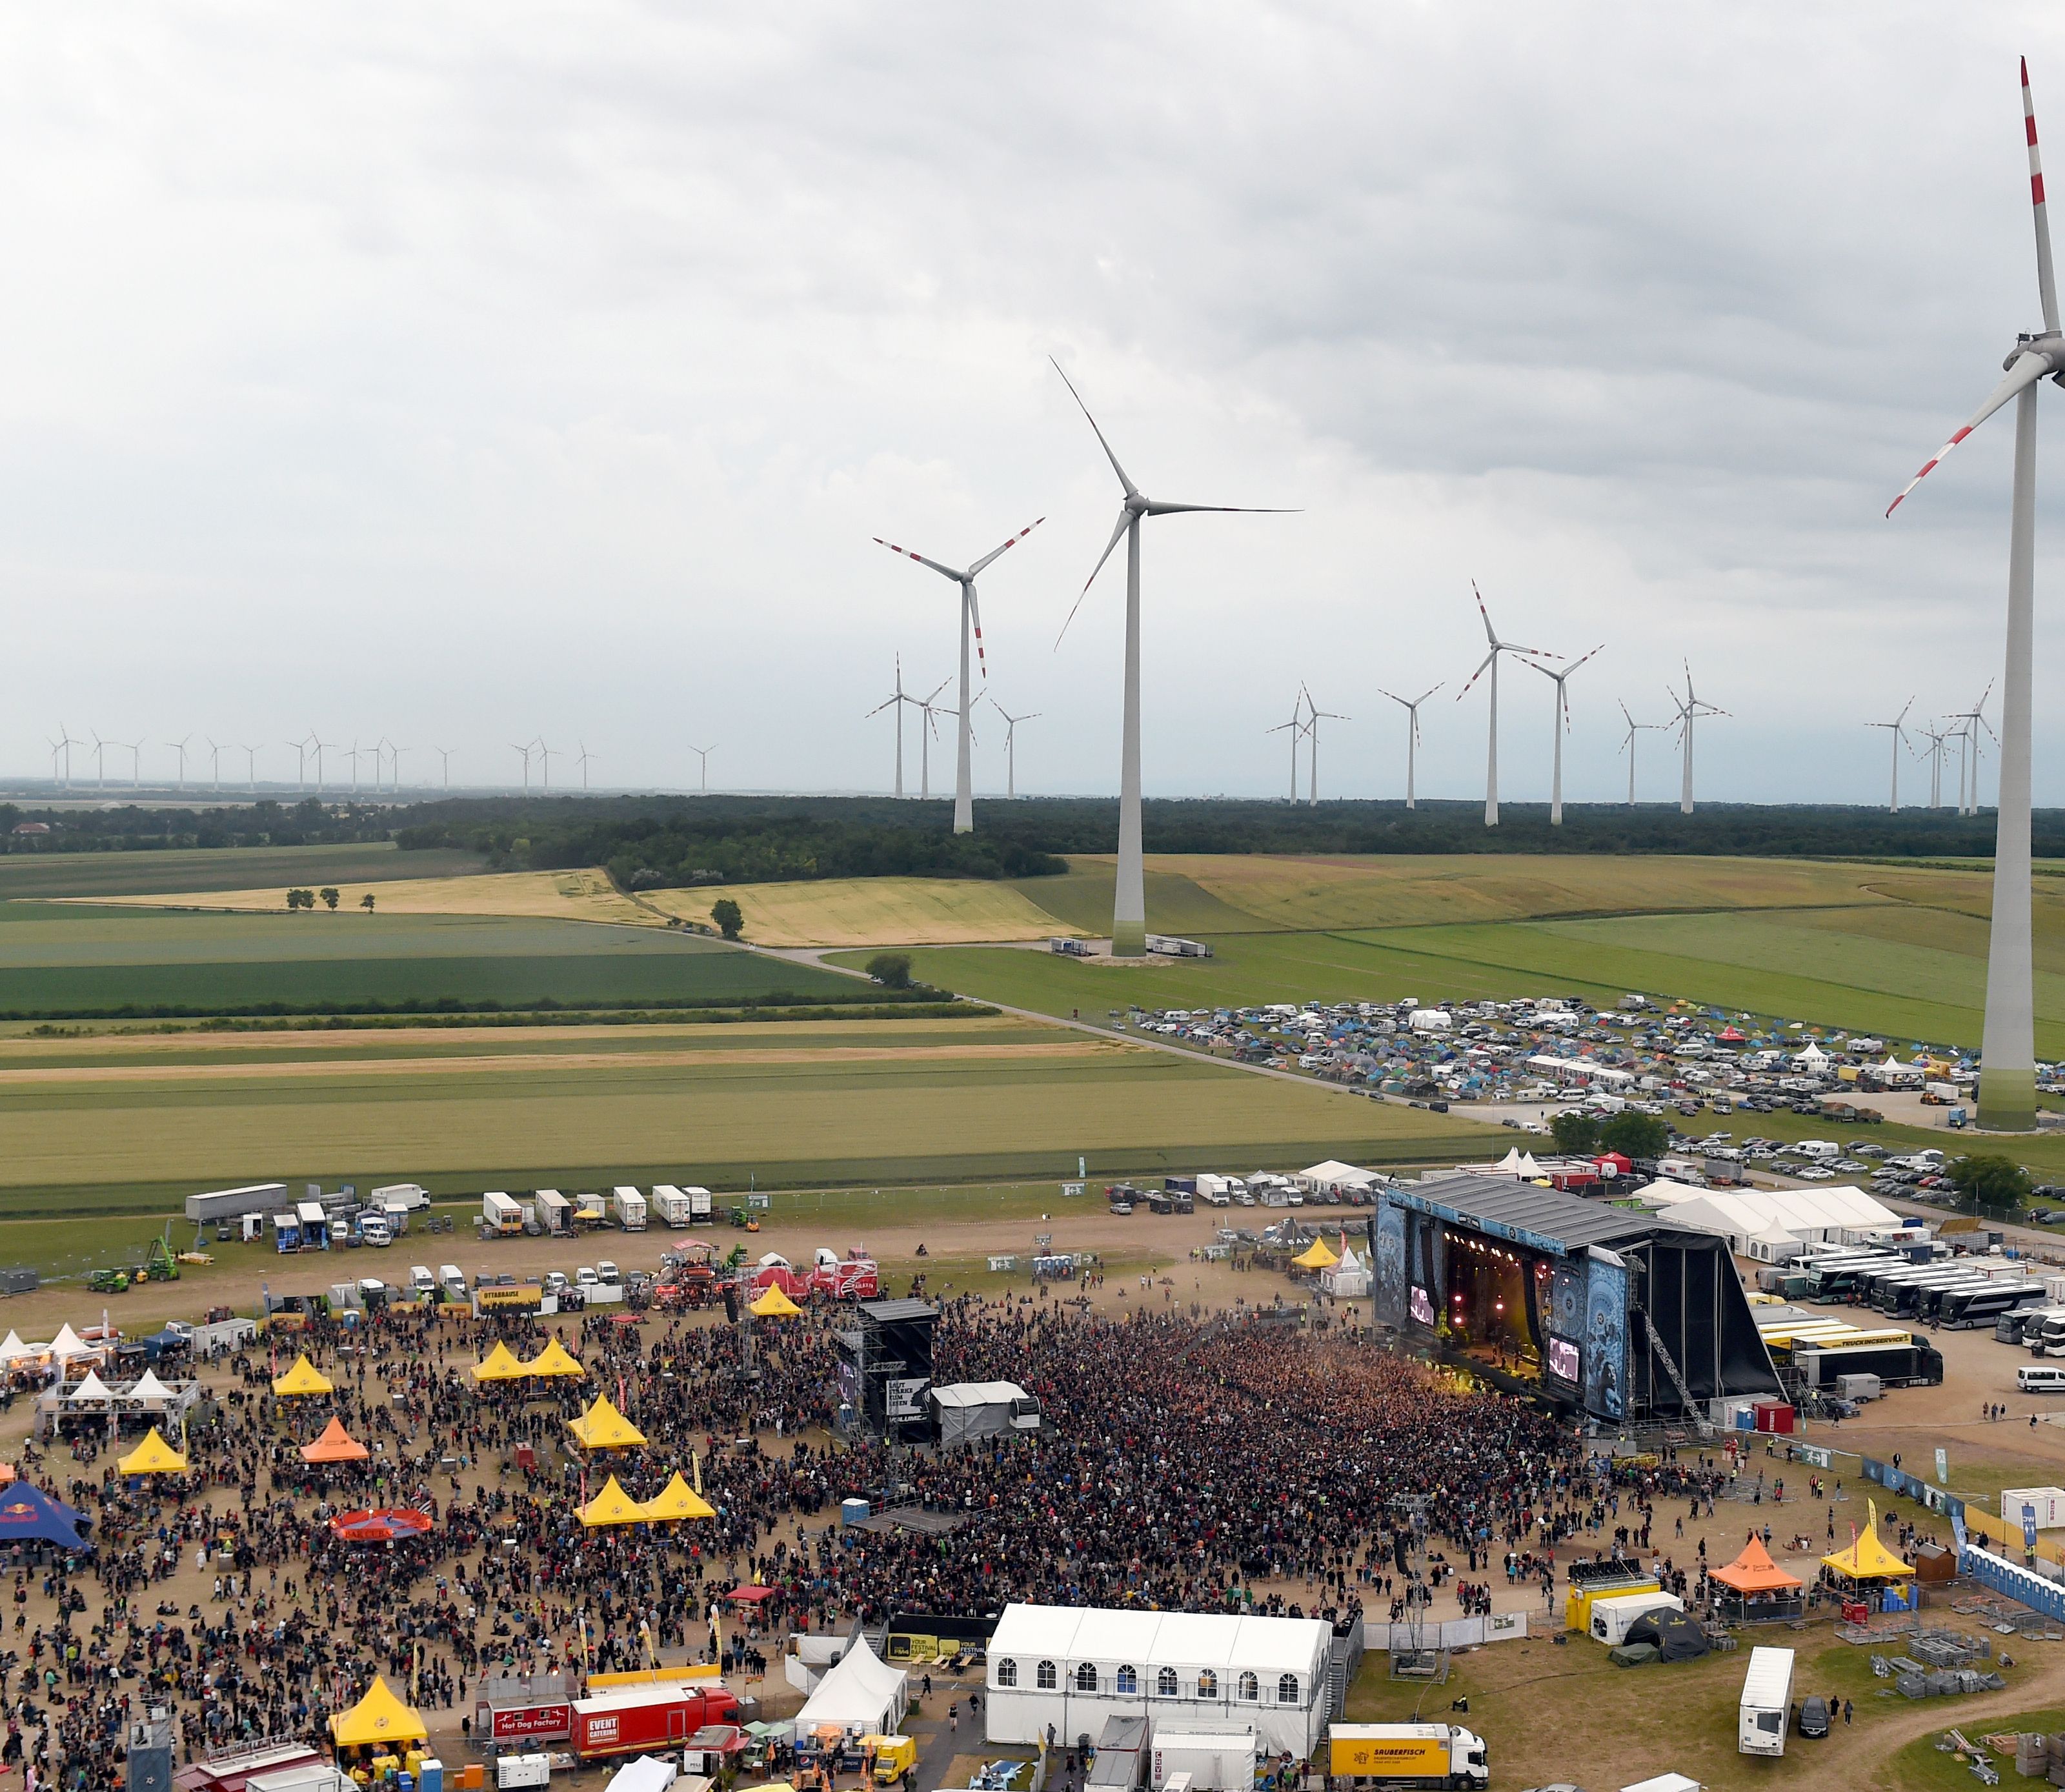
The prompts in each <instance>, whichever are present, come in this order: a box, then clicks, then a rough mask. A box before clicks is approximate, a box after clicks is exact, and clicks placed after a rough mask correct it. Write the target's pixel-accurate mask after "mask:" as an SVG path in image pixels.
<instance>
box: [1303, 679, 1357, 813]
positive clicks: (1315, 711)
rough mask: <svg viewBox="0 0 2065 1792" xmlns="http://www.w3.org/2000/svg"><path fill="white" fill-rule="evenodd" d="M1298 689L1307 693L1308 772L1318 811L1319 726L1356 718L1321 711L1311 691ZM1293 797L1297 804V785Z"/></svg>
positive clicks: (1312, 796)
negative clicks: (1309, 747) (1310, 741)
mask: <svg viewBox="0 0 2065 1792" xmlns="http://www.w3.org/2000/svg"><path fill="white" fill-rule="evenodd" d="M1298 688H1299V690H1303V691H1304V693H1305V708H1306V710H1307V714H1306V717H1305V732H1306V733H1307V734H1310V735H1311V737H1312V750H1311V752H1310V753H1309V754H1307V755H1306V771H1307V773H1308V774H1309V775H1310V776H1311V781H1312V782H1311V792H1312V795H1311V807H1313V808H1315V809H1316V808H1317V807H1319V724H1320V723H1321V722H1352V721H1354V720H1355V718H1354V717H1353V716H1348V715H1343V714H1340V712H1339V711H1338V710H1323V709H1321V708H1320V707H1319V705H1318V704H1316V703H1315V702H1313V701H1312V694H1311V690H1308V689H1307V688H1306V687H1305V686H1303V685H1300V686H1299V687H1298ZM1297 795H1298V793H1297V791H1296V789H1295V783H1294V787H1293V788H1292V791H1291V799H1292V800H1293V801H1294V802H1295V800H1296V799H1297Z"/></svg>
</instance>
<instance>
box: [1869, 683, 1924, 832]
mask: <svg viewBox="0 0 2065 1792" xmlns="http://www.w3.org/2000/svg"><path fill="white" fill-rule="evenodd" d="M1913 707H1914V699H1913V698H1911V697H1910V698H1908V700H1907V701H1906V702H1905V703H1903V704H1901V706H1900V714H1898V715H1897V716H1895V717H1894V718H1893V720H1892V721H1890V722H1866V723H1865V726H1866V727H1867V728H1884V729H1885V730H1887V731H1888V732H1889V733H1890V734H1891V735H1892V736H1893V795H1892V797H1891V799H1889V802H1888V803H1887V805H1886V813H1887V814H1888V815H1898V814H1899V813H1900V749H1901V744H1902V743H1903V742H1905V740H1906V738H1907V726H1906V724H1907V712H1908V711H1909V710H1911V709H1913Z"/></svg>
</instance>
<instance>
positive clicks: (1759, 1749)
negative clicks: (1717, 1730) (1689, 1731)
mask: <svg viewBox="0 0 2065 1792" xmlns="http://www.w3.org/2000/svg"><path fill="white" fill-rule="evenodd" d="M1791 1716H1792V1650H1791V1649H1780V1648H1753V1649H1752V1650H1751V1651H1750V1652H1749V1671H1748V1673H1746V1674H1744V1676H1743V1689H1742V1705H1741V1707H1740V1711H1739V1713H1738V1714H1737V1717H1736V1750H1737V1752H1738V1753H1740V1754H1764V1755H1782V1754H1784V1753H1785V1726H1786V1723H1787V1721H1788V1719H1789V1718H1790V1717H1791Z"/></svg>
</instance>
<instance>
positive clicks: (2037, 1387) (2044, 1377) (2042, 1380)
mask: <svg viewBox="0 0 2065 1792" xmlns="http://www.w3.org/2000/svg"><path fill="white" fill-rule="evenodd" d="M2014 1391H2015V1392H2016V1393H2017V1394H2065V1366H2054V1365H2051V1364H2049V1363H2024V1364H2023V1365H2022V1367H2021V1368H2019V1369H2017V1370H2016V1371H2015V1372H2014Z"/></svg>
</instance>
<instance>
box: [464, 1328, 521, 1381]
mask: <svg viewBox="0 0 2065 1792" xmlns="http://www.w3.org/2000/svg"><path fill="white" fill-rule="evenodd" d="M524 1373H527V1372H526V1370H525V1369H524V1367H523V1364H521V1363H520V1362H519V1361H517V1360H516V1353H515V1351H514V1350H511V1349H510V1348H509V1346H508V1345H506V1344H504V1343H503V1342H502V1341H500V1340H499V1338H498V1339H497V1340H496V1341H495V1348H494V1349H492V1350H491V1351H489V1352H488V1353H487V1355H486V1356H485V1357H483V1358H482V1359H481V1360H480V1361H479V1362H477V1363H475V1365H473V1378H474V1380H475V1381H515V1380H516V1379H517V1377H519V1376H521V1375H523V1374H524Z"/></svg>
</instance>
